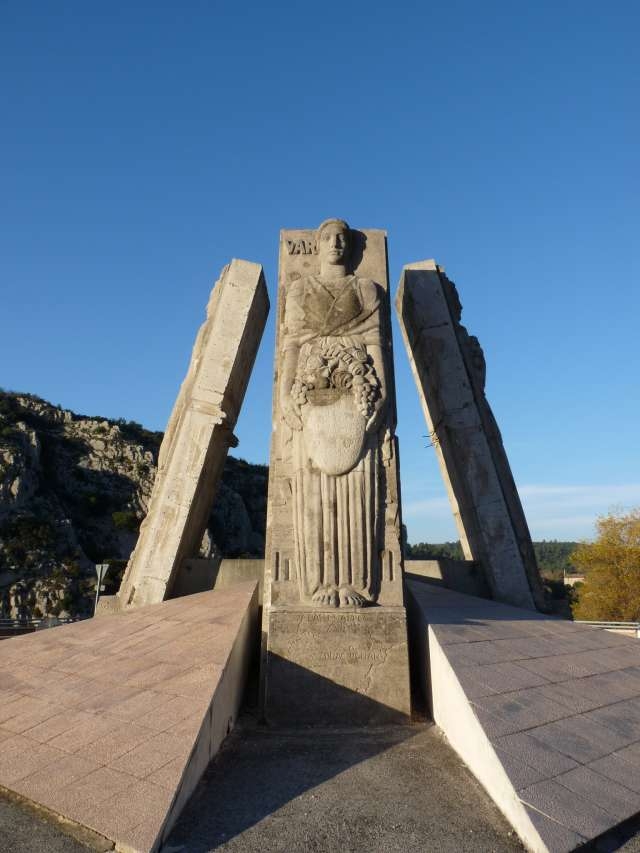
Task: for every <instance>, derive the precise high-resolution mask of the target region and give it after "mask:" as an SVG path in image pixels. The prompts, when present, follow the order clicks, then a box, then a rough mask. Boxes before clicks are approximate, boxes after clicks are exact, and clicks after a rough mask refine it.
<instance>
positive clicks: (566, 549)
mask: <svg viewBox="0 0 640 853" xmlns="http://www.w3.org/2000/svg"><path fill="white" fill-rule="evenodd" d="M533 547H534V550H535V552H536V558H537V560H538V566H539V567H540V571H541V572H542V573H543V574H544V575H547V576H549V577H561V576H562V574H563V573H564V572H567V573H571V572H575V571H576V568H575V567H573V566H572V564H571V562H570V560H569V558H570V556H571V554H572V553H573V552H574V551H575V549H576V547H577V542H559V541H557V540H556V539H549V540H547V539H543V540H542V541H541V542H534V543H533ZM405 557H406V558H407V559H409V560H439V559H442V558H448V559H450V560H464V554H463V553H462V546H461V545H460V542H459V541H458V542H440V543H430V542H418V543H417V544H415V545H410V544H407V546H406V550H405Z"/></svg>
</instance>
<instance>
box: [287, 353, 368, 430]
mask: <svg viewBox="0 0 640 853" xmlns="http://www.w3.org/2000/svg"><path fill="white" fill-rule="evenodd" d="M327 388H337V389H341V390H351V392H352V394H353V397H354V400H355V404H356V406H357V408H358V411H360V412H361V413H362V414H363V415H364V417H365V418H369V417H370V416H371V415H372V414H373V411H374V407H375V403H376V400H377V399H378V397H379V396H380V382H379V380H378V376H377V374H376V371H375V368H374V366H373V361H372V359H371V356H370V355H369V354H368V353H367V349H366V347H365V346H364V345H363V344H358V343H354V342H353V341H351V340H348V339H347V340H345V339H338V340H336V339H335V338H318V339H316V340H315V341H313V342H309V343H307V344H304V346H303V347H302V349H301V350H300V355H299V358H298V370H297V373H296V378H295V380H294V382H293V385H292V387H291V397H292V399H293V402H294V404H295V405H296V406H298V407H301V406H303V405H304V404H305V403H306V402H307V400H308V392H309V391H311V390H315V389H318V390H323V389H327Z"/></svg>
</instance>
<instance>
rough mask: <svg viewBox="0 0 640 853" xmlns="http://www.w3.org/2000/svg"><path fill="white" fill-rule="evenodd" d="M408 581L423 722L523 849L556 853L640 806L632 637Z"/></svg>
mask: <svg viewBox="0 0 640 853" xmlns="http://www.w3.org/2000/svg"><path fill="white" fill-rule="evenodd" d="M407 588H408V591H409V598H410V607H409V613H410V625H411V632H412V638H413V642H420V640H422V643H424V637H425V634H427V636H428V662H427V663H428V669H427V668H425V672H424V676H423V678H424V682H425V685H426V686H427V690H428V693H429V698H430V701H431V706H432V711H433V716H434V720H435V722H436V723H437V724H438V725H439V726H440V727H441V728H442V729H443V731H444V732H445V734H446V735H447V737H448V738H449V740H450V742H451V744H452V745H453V746H454V748H455V749H456V750H457V751H458V753H459V754H460V755H461V757H462V758H463V759H464V760H465V762H466V763H467V764H468V765H469V767H470V768H471V769H472V770H473V772H474V773H475V774H476V776H477V777H478V779H479V780H480V781H481V782H482V784H483V785H484V786H485V788H486V789H487V790H488V792H489V793H490V794H491V795H492V796H493V798H494V799H495V801H496V803H497V804H498V806H499V807H500V808H501V810H502V811H503V813H504V814H505V815H506V817H507V818H508V819H509V820H510V821H511V823H512V825H513V826H514V828H515V829H516V830H517V831H518V833H519V835H520V837H521V838H522V840H523V841H524V842H525V844H527V846H528V847H530V849H532V850H535V851H541V852H542V851H550V853H564V851H570V850H573V849H575V848H576V847H579V846H580V845H582V844H585V843H586V842H589V841H591V840H593V839H594V838H596V837H598V836H600V835H602V834H603V833H607V832H610V831H611V830H612V829H613V828H614V827H616V825H618V824H620V823H621V822H623V821H625V820H628V819H630V818H632V817H634V816H635V815H637V814H638V813H640V770H638V769H637V768H638V766H640V643H639V642H638V640H636V639H633V638H628V637H619V636H617V635H614V634H612V633H610V632H608V631H602V630H600V629H598V628H594V627H591V626H586V625H580V624H576V623H573V622H570V621H567V620H562V619H557V618H553V617H548V616H544V615H541V614H538V613H531V612H529V611H526V610H524V609H519V608H516V607H510V606H508V605H504V604H501V603H498V602H494V601H487V600H484V599H480V598H474V597H471V596H466V595H462V594H460V593H456V592H453V591H451V590H447V589H443V588H442V587H437V586H435V585H430V584H428V583H425V582H422V581H417V580H410V581H408V582H407ZM427 671H429V673H430V684H427V679H428V676H427Z"/></svg>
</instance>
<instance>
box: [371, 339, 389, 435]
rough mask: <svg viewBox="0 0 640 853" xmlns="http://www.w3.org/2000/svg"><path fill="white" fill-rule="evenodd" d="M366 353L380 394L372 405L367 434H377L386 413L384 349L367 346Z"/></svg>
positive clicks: (377, 345)
mask: <svg viewBox="0 0 640 853" xmlns="http://www.w3.org/2000/svg"><path fill="white" fill-rule="evenodd" d="M367 352H368V353H369V355H370V356H371V360H372V361H373V366H374V369H375V371H376V375H377V377H378V381H379V382H380V389H379V390H380V393H379V395H378V398H377V400H376V401H375V403H374V408H373V414H372V415H371V417H370V418H369V420H368V421H367V432H377V431H378V429H380V426H381V424H382V422H383V420H384V418H385V416H386V411H387V399H388V393H387V389H388V384H387V368H386V363H387V360H386V353H385V350H384V347H383V346H382V345H381V344H379V343H374V344H369V345H368V346H367Z"/></svg>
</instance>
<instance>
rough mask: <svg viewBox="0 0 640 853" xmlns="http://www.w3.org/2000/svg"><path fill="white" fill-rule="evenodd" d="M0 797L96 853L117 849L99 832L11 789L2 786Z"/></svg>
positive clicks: (0, 787) (0, 786)
mask: <svg viewBox="0 0 640 853" xmlns="http://www.w3.org/2000/svg"><path fill="white" fill-rule="evenodd" d="M0 796H1V797H2V798H3V799H5V800H8V801H9V802H10V803H13V804H15V805H17V806H18V807H19V808H21V809H24V810H25V811H29V812H32V813H33V814H34V816H35V817H37V818H39V819H40V820H45V821H47V823H50V824H53V825H54V826H55V827H56V828H57V829H59V830H60V832H63V833H64V834H65V835H68V836H70V837H71V838H73V839H74V840H75V841H77V842H78V843H79V844H84V845H85V846H86V847H89V848H90V849H91V850H95V851H96V853H106V851H108V850H113V849H114V847H115V844H114V842H113V841H111V840H110V839H108V838H105V836H104V835H100V833H99V832H96V831H95V830H93V829H89V827H87V826H84V825H83V824H81V823H77V822H76V821H74V820H71V818H68V817H65V816H64V815H61V814H58V812H55V811H53V810H52V809H49V808H47V807H46V806H43V805H42V804H40V803H36V802H34V801H33V800H30V799H29V798H28V797H25V796H23V795H22V794H18V793H17V792H16V791H12V790H11V789H10V788H5V787H4V786H3V785H0Z"/></svg>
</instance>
